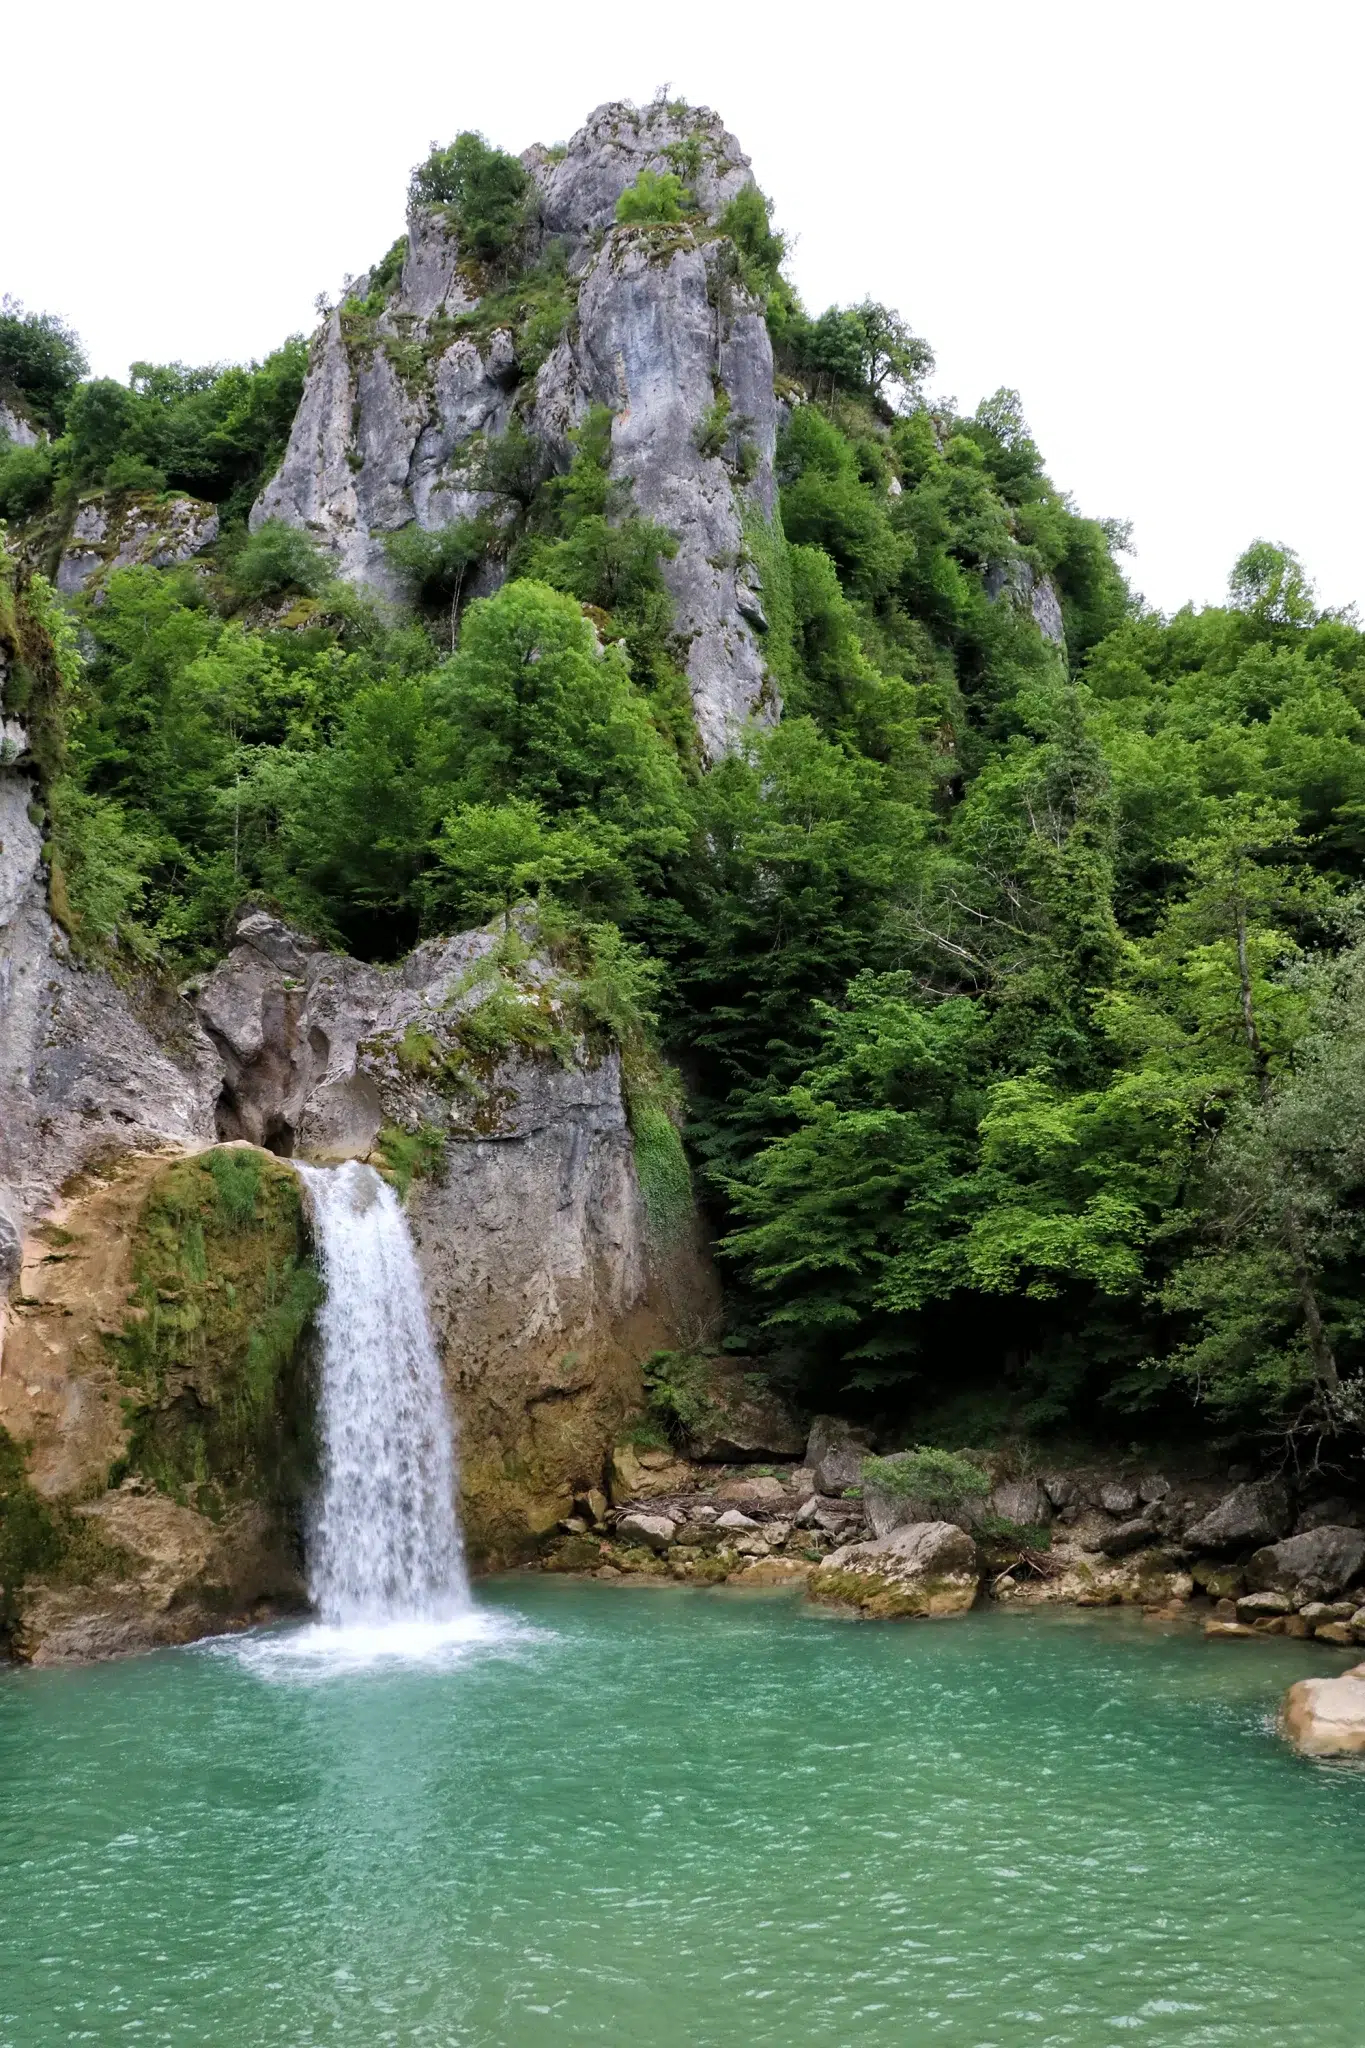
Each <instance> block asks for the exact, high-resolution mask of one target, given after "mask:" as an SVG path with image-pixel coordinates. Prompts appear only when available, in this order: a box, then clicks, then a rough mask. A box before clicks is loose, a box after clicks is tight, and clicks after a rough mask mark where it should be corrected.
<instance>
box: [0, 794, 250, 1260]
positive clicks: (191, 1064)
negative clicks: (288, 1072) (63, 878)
mask: <svg viewBox="0 0 1365 2048" xmlns="http://www.w3.org/2000/svg"><path fill="white" fill-rule="evenodd" d="M32 806H33V789H32V785H31V783H30V782H29V779H28V777H27V776H26V775H24V774H22V773H21V772H20V771H19V769H18V768H17V767H15V766H13V765H12V764H11V765H9V766H5V765H3V762H2V761H0V1212H3V1213H4V1214H5V1215H7V1216H8V1218H9V1226H8V1227H6V1226H4V1225H0V1239H8V1238H9V1237H10V1236H12V1235H13V1232H14V1231H15V1230H17V1229H19V1228H20V1227H21V1226H22V1223H23V1221H24V1220H25V1219H27V1218H30V1217H32V1216H34V1215H36V1214H37V1213H38V1212H39V1211H40V1210H42V1209H44V1208H46V1207H47V1205H48V1204H49V1203H50V1202H51V1200H52V1198H53V1196H54V1195H55V1194H56V1192H57V1190H58V1188H60V1187H61V1185H62V1183H63V1182H64V1181H65V1180H67V1179H68V1178H69V1177H70V1175H72V1174H73V1173H75V1172H77V1171H78V1170H79V1169H80V1168H81V1167H83V1166H84V1165H85V1164H86V1163H87V1162H88V1161H89V1160H90V1159H91V1158H93V1157H94V1156H96V1155H97V1154H99V1153H102V1152H106V1151H115V1152H123V1151H130V1150H136V1149H138V1148H140V1147H146V1146H155V1145H158V1144H164V1143H165V1142H167V1141H168V1140H169V1141H171V1142H173V1143H181V1144H194V1143H201V1142H203V1141H205V1140H207V1139H209V1138H211V1137H212V1135H213V1100H214V1096H215V1094H216V1092H217V1088H218V1082H219V1072H218V1067H217V1062H216V1061H215V1060H214V1058H213V1053H212V1049H211V1047H210V1046H209V1045H208V1043H207V1041H206V1040H205V1038H204V1036H203V1033H202V1032H201V1031H200V1030H199V1028H198V1026H197V1024H196V1022H195V1018H194V1015H193V1012H192V1011H191V1010H189V1008H188V1007H187V1006H186V1005H185V1004H183V1003H178V1002H176V1001H174V1000H173V999H170V998H167V997H165V996H162V995H154V994H152V993H151V992H150V991H149V992H148V993H147V994H146V996H145V997H144V998H143V999H142V1000H141V1001H140V1002H139V1001H138V1000H137V999H136V998H135V997H134V996H133V995H131V994H129V993H128V992H127V991H126V990H124V989H123V988H120V987H119V986H118V985H117V984H116V983H115V982H114V981H113V980H111V978H110V977H109V975H107V974H105V973H103V972H101V971H97V970H95V969H92V968H88V967H83V966H81V965H80V964H79V962H78V961H77V960H76V959H75V958H74V957H73V955H72V952H71V948H70V946H69V945H68V943H67V940H66V938H65V936H64V934H63V933H62V932H61V930H60V929H59V928H58V926H57V925H56V924H55V923H54V922H53V919H52V916H51V914H50V912H49V910H48V904H47V877H46V871H45V869H44V867H43V864H42V838H41V834H40V832H39V829H38V827H37V825H36V824H35V823H34V822H33V817H32V815H31V811H32ZM5 1263H6V1257H5V1254H4V1253H3V1252H0V1266H3V1265H4V1264H5ZM11 1278H12V1275H11Z"/></svg>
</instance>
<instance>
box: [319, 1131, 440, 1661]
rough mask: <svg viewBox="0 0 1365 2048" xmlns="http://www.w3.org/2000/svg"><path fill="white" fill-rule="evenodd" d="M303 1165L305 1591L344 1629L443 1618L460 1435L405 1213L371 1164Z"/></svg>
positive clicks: (325, 1616) (327, 1618)
mask: <svg viewBox="0 0 1365 2048" xmlns="http://www.w3.org/2000/svg"><path fill="white" fill-rule="evenodd" d="M298 1171H299V1173H300V1175H301V1176H302V1178H303V1181H304V1184H305V1186H306V1187H307V1189H308V1192H309V1195H310V1197H311V1200H312V1210H313V1219H314V1229H315V1233H316V1237H317V1242H318V1247H319V1250H320V1253H321V1259H322V1271H323V1279H324V1280H325V1282H326V1286H327V1298H326V1301H325V1303H324V1305H323V1308H322V1310H321V1313H320V1316H319V1328H320V1333H321V1338H322V1384H321V1398H320V1402H319V1409H320V1425H321V1435H322V1500H321V1504H320V1507H319V1511H318V1515H317V1519H316V1523H315V1526H314V1531H313V1540H312V1544H311V1558H310V1571H309V1590H310V1592H311V1594H312V1597H313V1601H314V1604H315V1605H316V1606H317V1608H318V1610H319V1612H320V1613H321V1616H322V1619H323V1621H324V1622H328V1623H332V1624H338V1625H341V1626H344V1627H355V1626H366V1625H368V1626H373V1625H375V1624H377V1623H381V1624H382V1623H390V1622H398V1621H403V1622H412V1621H420V1622H434V1621H445V1620H449V1619H450V1618H452V1617H453V1616H455V1615H457V1614H459V1613H460V1612H461V1611H462V1610H463V1609H464V1608H465V1607H466V1605H467V1603H468V1597H469V1593H468V1582H467V1580H466V1577H465V1569H464V1557H463V1553H462V1546H461V1542H460V1528H459V1522H458V1521H457V1519H456V1514H455V1441H454V1434H453V1431H452V1428H451V1422H450V1413H449V1410H448V1408H447V1405H446V1398H445V1389H444V1386H443V1384H442V1380H441V1367H440V1362H439V1360H438V1359H437V1356H436V1346H435V1344H434V1342H433V1341H432V1335H431V1328H430V1325H429V1324H428V1322H427V1313H426V1305H425V1303H424V1301H423V1299H422V1283H421V1279H420V1277H419V1275H418V1271H417V1261H416V1259H415V1258H414V1256H413V1250H412V1239H411V1238H410V1236H409V1235H408V1226H407V1222H406V1220H405V1219H404V1216H403V1212H402V1210H401V1209H400V1207H399V1205H398V1202H397V1200H396V1198H395V1196H394V1193H393V1190H392V1189H391V1188H390V1187H388V1186H387V1185H386V1184H385V1182H384V1181H383V1180H382V1179H381V1178H380V1176H379V1175H378V1174H377V1173H376V1172H375V1170H374V1168H373V1167H372V1166H362V1165H361V1164H360V1163H359V1162H358V1161H356V1160H351V1161H349V1162H348V1163H347V1164H346V1165H345V1166H335V1167H319V1166H300V1167H299V1168H298Z"/></svg>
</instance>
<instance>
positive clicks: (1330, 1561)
mask: <svg viewBox="0 0 1365 2048" xmlns="http://www.w3.org/2000/svg"><path fill="white" fill-rule="evenodd" d="M1362 1570H1365V1534H1362V1533H1361V1531H1360V1530H1359V1529H1340V1528H1333V1527H1331V1526H1330V1525H1329V1526H1327V1527H1326V1528H1320V1529H1309V1530H1306V1531H1305V1532H1304V1534H1303V1535H1302V1536H1288V1537H1286V1538H1285V1540H1284V1542H1283V1543H1270V1544H1267V1545H1266V1546H1265V1547H1264V1548H1263V1549H1261V1550H1258V1551H1256V1553H1255V1554H1254V1556H1253V1557H1252V1559H1251V1562H1250V1563H1249V1564H1248V1566H1247V1583H1248V1585H1250V1586H1251V1587H1252V1588H1253V1590H1255V1591H1258V1592H1276V1593H1284V1594H1287V1595H1288V1596H1289V1598H1290V1603H1291V1605H1293V1606H1295V1607H1302V1606H1304V1605H1305V1604H1306V1603H1307V1602H1308V1601H1310V1600H1330V1599H1331V1598H1332V1597H1333V1595H1334V1594H1337V1593H1342V1592H1344V1591H1345V1589H1346V1588H1347V1586H1349V1585H1350V1584H1351V1583H1352V1582H1353V1580H1355V1579H1357V1578H1359V1577H1360V1575H1361V1572H1362Z"/></svg>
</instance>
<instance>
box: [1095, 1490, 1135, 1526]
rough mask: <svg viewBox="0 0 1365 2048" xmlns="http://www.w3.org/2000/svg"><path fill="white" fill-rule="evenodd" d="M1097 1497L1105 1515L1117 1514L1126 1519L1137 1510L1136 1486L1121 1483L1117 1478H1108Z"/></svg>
mask: <svg viewBox="0 0 1365 2048" xmlns="http://www.w3.org/2000/svg"><path fill="white" fill-rule="evenodd" d="M1099 1498H1100V1506H1101V1507H1102V1508H1103V1509H1104V1512H1105V1513H1106V1515H1117V1516H1119V1517H1120V1518H1121V1519H1122V1520H1125V1521H1126V1520H1127V1518H1128V1517H1129V1516H1130V1515H1135V1514H1136V1513H1137V1511H1138V1505H1139V1503H1138V1495H1137V1488H1136V1487H1135V1486H1127V1485H1124V1484H1121V1483H1120V1482H1119V1481H1118V1480H1110V1481H1109V1482H1108V1483H1107V1484H1106V1485H1104V1486H1102V1487H1101V1488H1100V1496H1099Z"/></svg>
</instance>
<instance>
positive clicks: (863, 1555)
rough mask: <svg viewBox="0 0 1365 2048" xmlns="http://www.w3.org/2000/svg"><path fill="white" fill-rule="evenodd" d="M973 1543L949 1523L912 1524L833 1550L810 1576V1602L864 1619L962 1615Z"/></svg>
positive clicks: (976, 1573) (971, 1581) (970, 1583)
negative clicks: (849, 1611)
mask: <svg viewBox="0 0 1365 2048" xmlns="http://www.w3.org/2000/svg"><path fill="white" fill-rule="evenodd" d="M979 1582H980V1570H979V1566H978V1561H977V1555H976V1545H975V1543H973V1541H972V1539H971V1537H970V1536H969V1535H968V1534H967V1533H966V1531H965V1530H964V1529H959V1528H958V1527H957V1525H956V1523H954V1522H912V1523H910V1524H908V1525H907V1526H906V1527H904V1528H901V1529H897V1530H895V1531H894V1532H893V1533H892V1534H891V1535H889V1536H884V1537H881V1538H879V1539H876V1540H874V1541H872V1542H870V1543H850V1544H847V1545H845V1547H844V1548H843V1549H841V1550H835V1551H833V1552H831V1554H830V1555H829V1556H828V1557H827V1558H826V1559H825V1561H824V1563H823V1564H821V1565H820V1566H819V1567H818V1568H817V1569H816V1570H815V1571H814V1572H813V1573H812V1574H811V1577H810V1581H809V1589H810V1595H811V1598H812V1599H813V1600H819V1601H823V1602H826V1603H828V1604H830V1605H833V1606H839V1607H851V1608H853V1609H855V1610H856V1611H857V1612H858V1613H859V1614H862V1615H865V1616H867V1618H868V1619H869V1620H877V1621H899V1620H908V1619H912V1618H916V1617H920V1616H942V1615H950V1614H965V1613H966V1612H967V1609H968V1608H969V1607H971V1606H972V1604H973V1603H974V1601H975V1599H976V1593H977V1586H978V1584H979Z"/></svg>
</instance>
